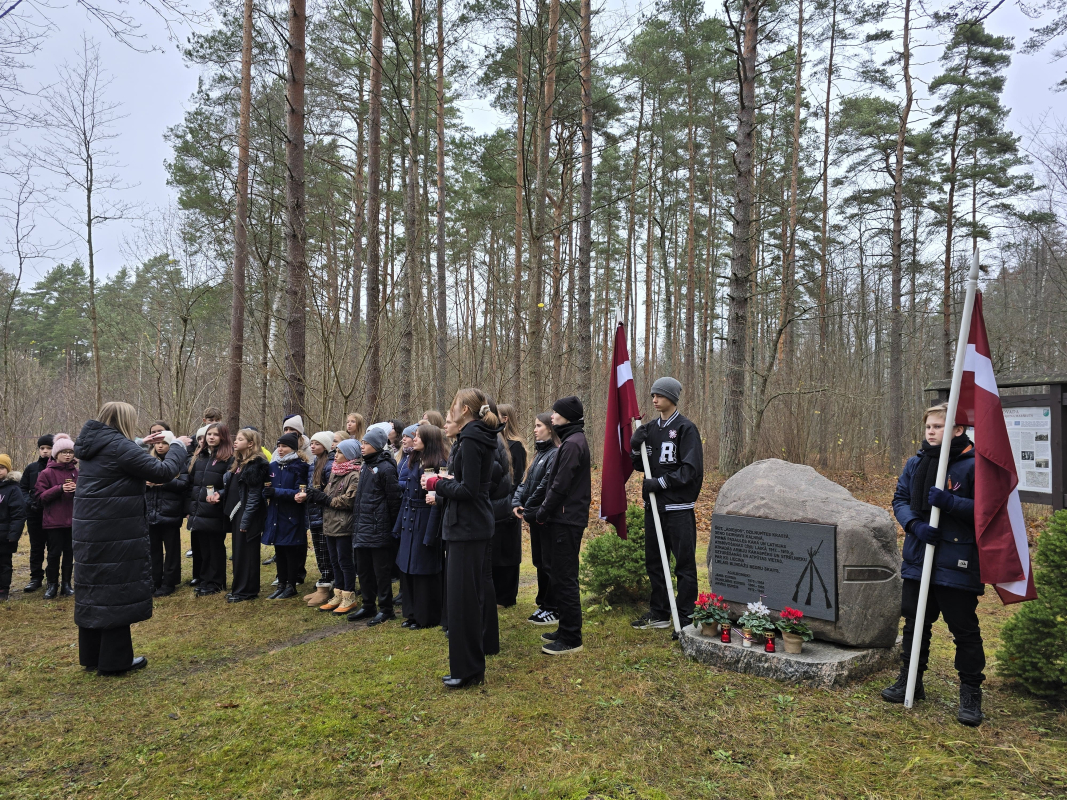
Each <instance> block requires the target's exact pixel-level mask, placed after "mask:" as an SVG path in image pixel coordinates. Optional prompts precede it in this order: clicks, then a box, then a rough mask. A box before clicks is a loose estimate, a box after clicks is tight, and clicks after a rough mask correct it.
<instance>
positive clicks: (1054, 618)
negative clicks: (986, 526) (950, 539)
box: [997, 511, 1067, 697]
mask: <svg viewBox="0 0 1067 800" xmlns="http://www.w3.org/2000/svg"><path fill="white" fill-rule="evenodd" d="M1034 585H1035V586H1036V587H1037V599H1036V600H1031V601H1030V602H1028V603H1023V604H1022V607H1021V608H1020V609H1019V610H1018V611H1017V612H1015V616H1013V617H1012V618H1011V619H1009V620H1008V621H1007V623H1005V625H1004V629H1003V630H1002V631H1001V642H1002V644H1001V647H1000V650H998V651H997V672H998V673H999V674H1000V675H1002V676H1004V677H1007V678H1014V679H1015V680H1016V681H1018V682H1019V683H1021V684H1022V685H1023V686H1025V687H1026V688H1027V689H1029V690H1030V691H1031V692H1033V693H1034V694H1036V695H1042V696H1046V697H1049V696H1053V695H1057V694H1062V693H1063V692H1064V690H1065V689H1067V511H1057V512H1056V513H1055V514H1053V515H1052V516H1051V517H1050V518H1049V521H1048V526H1047V527H1046V528H1045V531H1044V532H1043V533H1042V534H1041V536H1040V537H1039V538H1038V540H1037V553H1036V554H1035V556H1034Z"/></svg>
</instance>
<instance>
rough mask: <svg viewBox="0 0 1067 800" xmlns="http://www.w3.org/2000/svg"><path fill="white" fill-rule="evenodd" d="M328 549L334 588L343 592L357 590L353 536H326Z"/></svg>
mask: <svg viewBox="0 0 1067 800" xmlns="http://www.w3.org/2000/svg"><path fill="white" fill-rule="evenodd" d="M324 538H325V539H326V549H327V551H328V553H329V556H330V568H331V572H332V573H333V588H335V589H340V590H341V591H342V592H354V591H355V590H356V562H355V557H354V554H353V553H352V537H351V536H326V537H324Z"/></svg>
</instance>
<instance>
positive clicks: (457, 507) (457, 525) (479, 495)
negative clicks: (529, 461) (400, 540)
mask: <svg viewBox="0 0 1067 800" xmlns="http://www.w3.org/2000/svg"><path fill="white" fill-rule="evenodd" d="M499 432H500V431H499V430H498V429H496V428H490V427H489V426H488V425H486V424H485V423H484V422H482V421H481V420H472V421H471V422H468V423H467V424H466V425H464V426H463V430H461V431H460V432H459V435H458V436H457V437H456V444H455V446H454V447H453V448H452V453H451V458H452V475H453V476H454V477H453V478H452V479H451V480H450V479H448V478H443V479H441V480H438V481H437V484H436V486H435V487H434V488H435V489H436V491H437V496H438V497H444V498H445V500H446V501H447V503H446V504H445V508H444V522H443V526H442V531H441V536H442V538H443V539H444V540H445V541H446V542H474V541H480V540H484V539H492V538H493V527H494V526H493V504H492V501H490V499H489V491H490V487H491V486H492V477H493V464H494V463H496V448H497V434H498V433H499Z"/></svg>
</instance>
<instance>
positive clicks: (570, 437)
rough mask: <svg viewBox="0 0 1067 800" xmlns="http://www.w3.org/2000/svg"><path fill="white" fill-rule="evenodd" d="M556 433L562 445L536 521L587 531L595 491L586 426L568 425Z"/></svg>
mask: <svg viewBox="0 0 1067 800" xmlns="http://www.w3.org/2000/svg"><path fill="white" fill-rule="evenodd" d="M556 433H557V434H559V438H560V439H561V440H562V444H560V446H559V449H558V450H557V451H556V460H555V461H554V462H553V463H552V469H551V470H550V471H549V473H548V475H547V477H546V480H547V482H548V483H547V488H546V490H545V499H544V502H542V503H541V506H540V507H539V508H538V509H537V521H538V522H540V523H541V524H545V523H547V524H550V525H572V526H575V527H578V528H584V527H586V526H587V525H588V524H589V503H590V502H591V500H592V491H593V489H592V478H591V476H590V472H589V469H590V467H589V443H588V442H587V441H586V439H585V423H583V422H582V420H578V421H577V422H569V423H567V424H566V425H562V426H560V427H559V428H557V429H556Z"/></svg>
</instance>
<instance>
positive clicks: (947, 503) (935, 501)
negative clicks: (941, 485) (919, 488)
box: [927, 486, 956, 514]
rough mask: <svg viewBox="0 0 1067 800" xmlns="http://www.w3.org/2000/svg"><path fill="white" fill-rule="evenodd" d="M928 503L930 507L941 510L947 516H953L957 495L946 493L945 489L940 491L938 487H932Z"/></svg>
mask: <svg viewBox="0 0 1067 800" xmlns="http://www.w3.org/2000/svg"><path fill="white" fill-rule="evenodd" d="M927 501H928V502H929V503H930V505H932V506H934V507H936V508H940V509H941V510H942V511H944V512H945V513H946V514H951V513H952V509H953V508H954V507H955V505H956V495H954V494H952V492H946V491H945V490H944V489H938V488H937V487H936V486H931V487H930V494H929V496H928V497H927Z"/></svg>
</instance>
